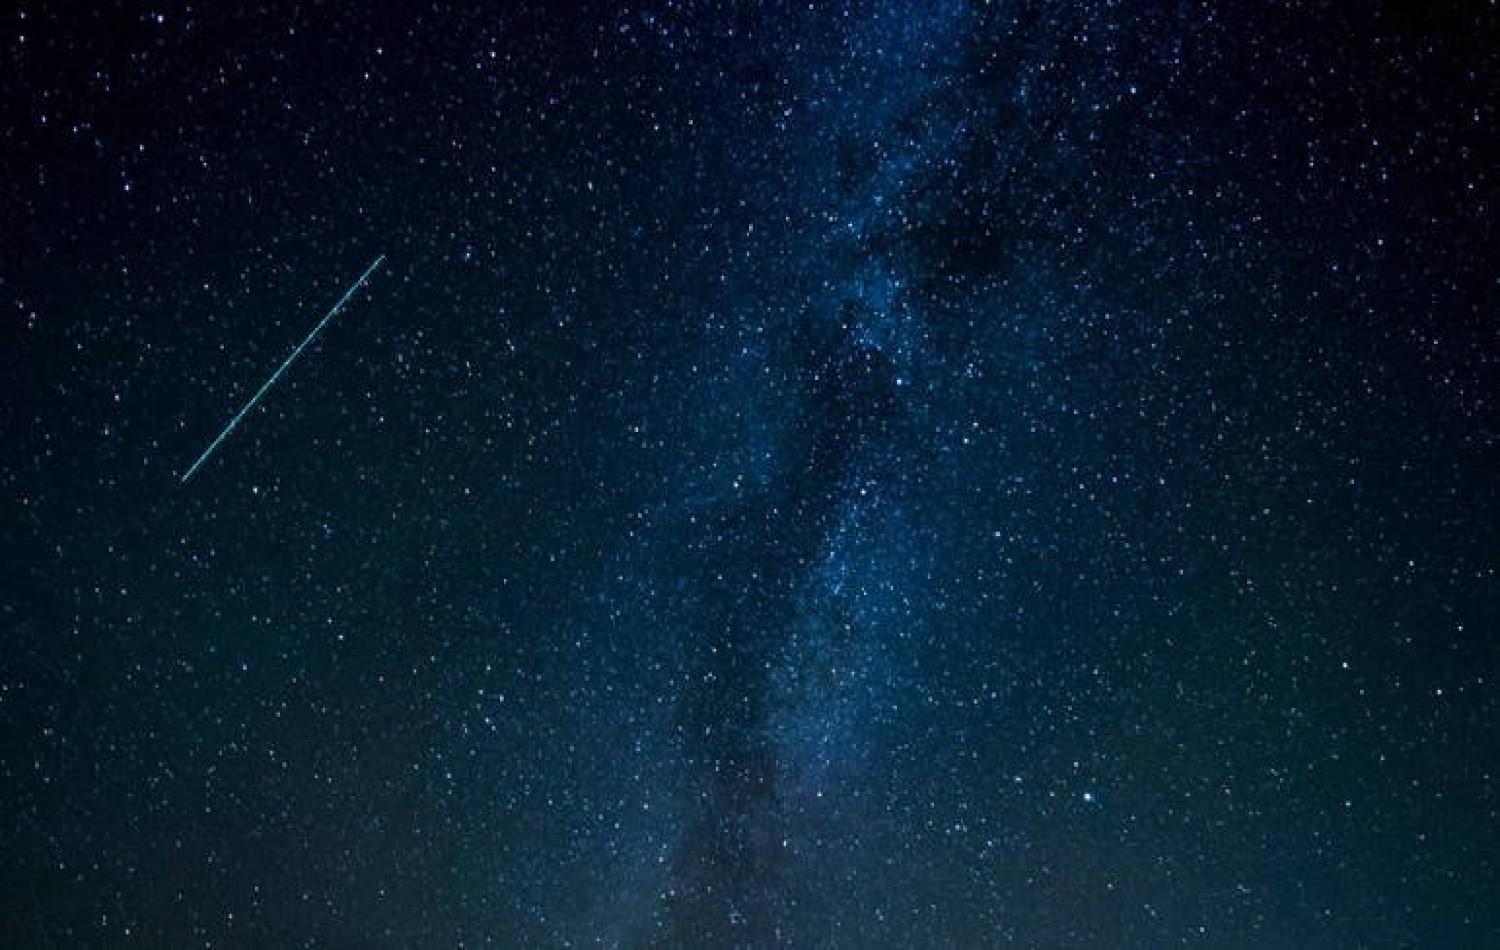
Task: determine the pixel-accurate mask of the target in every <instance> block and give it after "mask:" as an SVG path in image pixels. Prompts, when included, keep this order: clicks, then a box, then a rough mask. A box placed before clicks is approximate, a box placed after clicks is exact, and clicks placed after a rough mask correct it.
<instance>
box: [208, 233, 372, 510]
mask: <svg viewBox="0 0 1500 950" xmlns="http://www.w3.org/2000/svg"><path fill="white" fill-rule="evenodd" d="M384 260H385V255H384V254H382V255H380V256H379V257H377V258H375V261H374V263H372V264H371V265H370V266H369V267H366V268H365V272H364V273H363V274H360V275H359V280H356V281H355V282H354V283H353V284H351V285H350V286H349V289H348V290H346V291H344V296H342V297H340V298H339V302H338V303H336V304H334V305H333V308H332V309H330V310H329V311H328V313H327V314H325V315H324V317H323V319H322V320H319V321H318V325H317V326H315V327H313V328H312V332H311V333H309V334H308V335H307V336H306V337H304V338H303V340H302V342H301V343H298V344H297V348H296V349H295V350H293V351H292V355H291V356H288V357H287V358H286V362H284V363H282V364H281V366H280V367H278V368H277V370H276V372H274V373H272V374H271V378H270V379H268V380H266V381H265V383H263V384H262V385H261V387H260V389H258V390H257V391H256V393H255V395H253V396H251V397H250V401H249V402H247V403H245V405H244V408H242V409H241V410H240V411H239V412H237V413H235V415H234V418H233V419H230V420H229V425H227V426H225V427H224V431H223V432H220V433H219V437H218V438H217V439H214V440H213V441H212V442H210V443H209V444H208V448H206V449H204V450H203V454H202V455H200V456H198V461H196V462H194V463H193V465H192V467H191V468H189V469H188V470H187V471H186V472H185V473H184V474H183V476H182V483H183V484H187V480H188V479H190V478H192V477H193V473H194V472H196V471H198V469H199V467H201V466H202V465H203V463H204V462H207V461H208V457H209V456H210V455H213V454H214V450H215V449H217V448H218V447H219V444H220V443H221V442H223V441H224V440H225V439H227V438H229V433H231V432H233V431H234V427H235V426H237V425H239V424H240V420H241V419H243V418H245V413H247V412H249V411H250V410H251V409H254V408H255V404H256V403H258V402H260V400H261V397H262V396H264V395H265V394H266V392H267V391H268V390H270V388H271V387H272V386H274V385H276V380H278V379H280V378H281V374H282V373H285V372H286V370H287V367H288V366H291V365H292V363H293V361H295V360H296V359H297V357H299V356H301V355H302V351H303V350H305V349H307V345H308V344H309V343H311V342H312V341H313V340H315V339H317V336H318V334H319V333H321V332H323V328H324V327H326V326H327V325H328V321H330V320H332V319H333V318H334V317H335V316H337V314H338V312H339V311H340V310H342V309H344V304H346V303H348V302H349V298H350V297H353V296H354V293H355V291H357V290H359V288H360V287H361V286H363V285H364V282H365V281H367V280H369V279H370V275H371V274H373V273H375V268H377V267H379V266H380V265H381V263H382V262H383V261H384Z"/></svg>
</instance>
